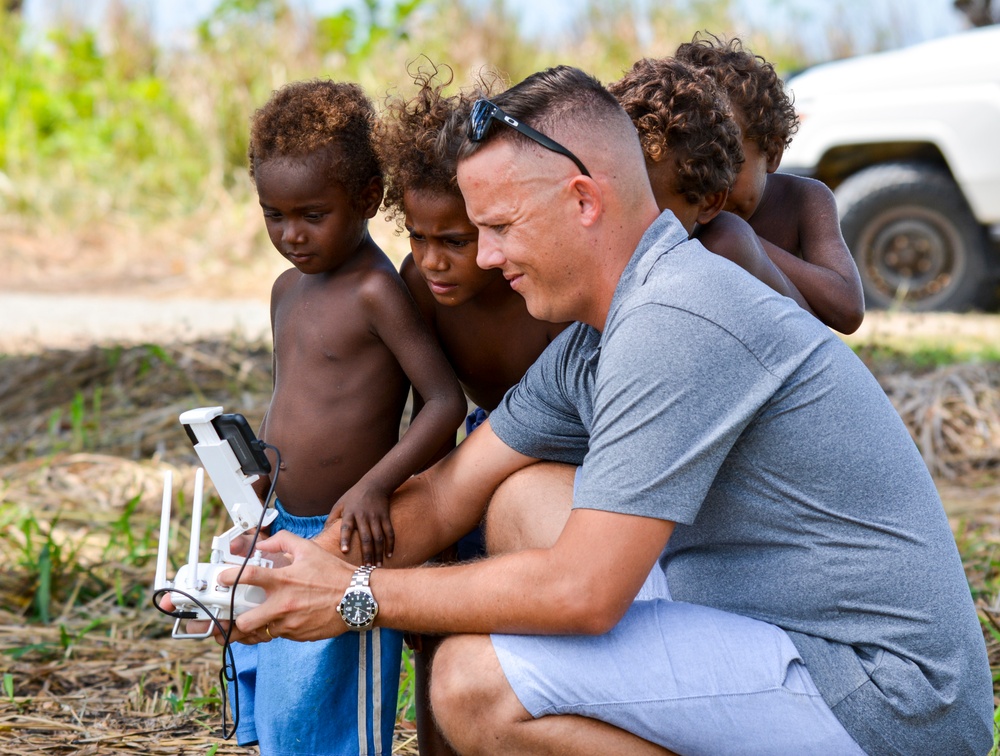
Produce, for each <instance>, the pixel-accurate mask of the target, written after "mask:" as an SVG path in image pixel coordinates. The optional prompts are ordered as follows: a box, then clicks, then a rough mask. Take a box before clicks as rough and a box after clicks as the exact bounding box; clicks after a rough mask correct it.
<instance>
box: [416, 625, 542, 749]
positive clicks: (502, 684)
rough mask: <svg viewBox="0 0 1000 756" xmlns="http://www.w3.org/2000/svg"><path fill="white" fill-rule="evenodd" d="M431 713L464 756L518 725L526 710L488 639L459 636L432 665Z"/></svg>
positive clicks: (442, 649) (450, 639) (449, 641)
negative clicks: (517, 720)
mask: <svg viewBox="0 0 1000 756" xmlns="http://www.w3.org/2000/svg"><path fill="white" fill-rule="evenodd" d="M431 710H432V711H433V712H434V719H435V720H436V721H437V724H438V727H440V729H441V731H442V732H443V733H444V734H445V737H446V738H447V739H448V741H449V742H451V743H452V744H453V745H454V746H455V747H456V750H458V751H460V752H462V753H464V752H466V751H469V752H477V750H478V747H479V745H480V744H482V743H484V742H491V741H492V740H493V739H494V738H495V737H496V736H497V734H498V733H503V732H504V731H505V730H507V729H509V728H510V727H511V726H512V725H513V724H514V723H515V720H516V719H517V717H518V716H519V714H520V713H521V712H523V708H522V707H521V705H520V703H519V702H518V700H517V697H516V696H515V695H514V691H513V690H512V689H511V687H510V685H509V684H508V683H507V678H506V677H504V674H503V669H502V668H501V667H500V661H499V660H498V659H497V655H496V652H495V651H494V650H493V643H492V642H491V641H490V638H489V636H488V635H455V636H451V637H448V638H446V639H445V640H444V641H443V642H442V644H441V647H440V648H438V650H437V652H436V653H435V654H434V661H433V663H432V666H431ZM523 713H524V714H525V715H526V712H523ZM473 722H474V723H475V726H474V727H473V726H470V723H473Z"/></svg>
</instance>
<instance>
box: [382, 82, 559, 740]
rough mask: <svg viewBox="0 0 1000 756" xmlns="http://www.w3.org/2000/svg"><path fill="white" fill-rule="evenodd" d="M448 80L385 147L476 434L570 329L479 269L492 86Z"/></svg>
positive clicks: (400, 119)
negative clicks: (481, 154)
mask: <svg viewBox="0 0 1000 756" xmlns="http://www.w3.org/2000/svg"><path fill="white" fill-rule="evenodd" d="M439 73H440V71H439V70H438V69H437V68H435V67H433V66H432V68H431V70H430V71H418V72H417V73H416V74H415V75H414V76H413V79H414V83H415V85H416V86H417V87H418V91H417V92H416V93H415V94H414V95H413V96H412V97H410V98H404V97H396V98H393V99H391V100H389V102H388V103H387V104H386V109H385V113H384V124H385V133H384V135H383V139H382V142H381V144H382V147H383V150H384V154H385V159H386V167H387V171H386V172H387V178H388V181H387V188H386V194H385V210H386V212H387V215H388V217H389V218H390V219H395V220H396V222H397V225H398V226H399V227H400V229H405V230H406V232H407V234H408V235H409V240H410V254H409V255H407V257H406V259H404V260H403V263H402V265H401V267H400V273H401V275H402V277H403V280H404V281H405V282H406V285H407V287H408V288H409V290H410V293H411V294H412V295H413V298H414V299H415V300H416V302H417V306H418V307H419V309H420V312H421V313H422V315H423V317H424V320H425V321H426V322H427V323H428V325H429V326H430V327H431V330H432V331H433V332H434V334H435V335H436V336H437V338H438V341H439V342H440V344H441V347H442V349H443V350H444V353H445V355H446V356H447V358H448V361H449V362H450V363H451V365H452V367H453V368H454V369H455V373H456V374H457V375H458V380H459V382H460V383H461V384H462V388H463V389H465V393H466V395H467V396H468V397H469V399H470V400H471V401H472V402H474V403H475V404H476V405H477V407H476V410H475V411H474V412H473V413H472V414H470V415H469V417H468V418H467V420H466V434H468V433H471V432H473V431H474V430H475V428H476V427H478V425H480V424H481V423H483V422H485V420H486V418H487V417H488V415H489V412H490V411H491V410H492V409H494V408H495V407H496V406H497V405H498V404H500V401H501V400H502V399H503V396H504V394H505V393H506V392H507V390H508V389H509V388H510V387H511V386H513V385H515V384H516V383H517V382H518V381H519V380H520V379H521V377H522V376H523V375H524V373H525V371H527V369H528V367H530V366H531V364H532V363H533V362H534V361H535V360H536V359H537V358H538V356H539V355H540V354H541V353H542V351H544V349H545V347H546V346H548V344H549V342H550V341H552V339H553V338H555V337H556V336H557V335H558V334H559V333H560V332H561V331H562V330H563V329H564V328H565V327H566V325H567V324H565V323H561V324H555V323H546V322H543V321H540V320H535V319H534V318H533V317H531V315H529V314H528V309H527V306H526V305H525V303H524V299H523V298H522V297H521V296H520V295H519V294H518V293H517V292H515V291H514V290H513V289H511V288H510V285H509V284H508V283H507V280H506V279H505V278H504V277H503V274H502V273H501V271H500V270H498V269H491V270H483V269H482V268H480V267H478V266H477V265H476V254H477V240H478V238H479V232H478V229H477V228H476V226H475V225H473V223H472V222H471V221H470V220H469V217H468V215H466V212H465V200H464V199H463V198H462V193H461V191H460V190H459V188H458V178H457V155H458V149H459V147H460V146H461V144H462V142H463V140H464V139H465V130H466V120H467V119H468V116H469V113H470V111H471V109H472V105H473V103H474V102H475V100H476V98H477V96H487V93H488V91H489V89H490V84H489V83H487V82H485V81H480V82H479V85H480V86H481V87H482V89H483V90H484V91H483V92H481V93H479V95H476V96H474V95H472V94H470V93H466V92H462V93H458V94H455V95H452V96H446V95H445V93H444V89H445V88H446V87H447V86H448V85H449V84H450V83H451V76H450V71H447V72H446V75H445V76H443V77H440V76H439ZM414 400H415V401H414V411H415V412H417V415H416V417H417V418H419V417H420V413H422V412H423V411H424V410H423V409H422V408H421V401H422V397H417V396H416V393H415V395H414ZM452 441H454V439H452ZM483 553H484V547H483V543H482V536H481V533H480V531H478V530H476V531H473V533H471V534H469V535H468V536H466V537H465V538H463V539H462V540H461V541H459V543H458V544H457V557H458V558H459V559H470V558H475V557H476V556H480V555H482V554H483ZM413 645H414V646H415V650H416V665H415V666H416V670H417V732H418V739H419V745H420V753H421V754H422V755H423V756H432V755H435V754H451V753H453V751H452V750H451V748H450V746H448V744H447V743H446V742H445V741H444V739H443V737H442V736H441V735H440V733H439V732H437V731H436V729H435V727H434V724H433V721H432V720H431V717H430V713H429V711H428V702H427V671H428V663H429V660H430V656H431V654H432V652H433V649H434V648H435V647H436V639H434V638H431V637H427V636H424V637H418V638H415V639H414V642H413Z"/></svg>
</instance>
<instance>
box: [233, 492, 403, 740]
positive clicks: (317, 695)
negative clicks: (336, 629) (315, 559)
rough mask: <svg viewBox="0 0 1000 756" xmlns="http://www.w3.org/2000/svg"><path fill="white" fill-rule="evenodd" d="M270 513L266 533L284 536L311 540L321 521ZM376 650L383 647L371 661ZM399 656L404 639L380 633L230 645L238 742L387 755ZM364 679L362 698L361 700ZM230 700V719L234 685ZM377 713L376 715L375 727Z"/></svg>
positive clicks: (322, 518) (323, 519)
mask: <svg viewBox="0 0 1000 756" xmlns="http://www.w3.org/2000/svg"><path fill="white" fill-rule="evenodd" d="M275 506H276V508H277V509H278V517H277V518H276V519H275V521H274V523H273V524H272V526H271V532H272V533H276V532H278V531H279V530H287V531H289V532H291V533H294V534H295V535H299V536H302V537H303V538H311V537H313V536H314V535H316V534H317V533H319V532H320V531H321V530H322V529H323V525H324V523H325V522H326V516H319V517H296V516H295V515H290V514H288V512H286V511H285V510H284V509H283V508H282V507H281V505H280V504H278V503H276V504H275ZM337 599H339V596H338V597H331V599H330V600H331V601H336V600H337ZM376 645H378V646H380V648H381V653H380V654H379V655H378V656H377V657H376V655H375V654H374V652H373V649H374V647H375V646H376ZM362 646H363V647H364V656H363V658H364V668H363V675H362V674H361V671H362V667H361V664H360V661H361V659H362V655H361V648H362ZM402 651H403V636H402V633H400V632H397V631H395V630H386V629H382V628H376V629H374V630H371V631H369V632H365V633H353V632H350V633H347V634H345V635H342V636H340V637H339V638H333V639H331V640H324V641H313V642H308V643H299V642H296V641H290V640H287V639H285V638H276V639H274V640H273V641H270V642H269V643H261V644H259V645H256V646H246V645H243V644H240V643H234V644H233V657H234V659H235V662H236V678H237V685H238V705H239V725H238V727H237V730H236V738H237V741H238V742H239V744H240V745H254V744H257V745H259V746H260V752H261V754H262V755H265V756H320V755H322V756H359V754H364V755H366V756H367V755H376V756H382V755H383V754H391V753H392V736H393V731H394V729H395V725H396V698H397V695H398V692H399V667H400V660H401V656H402ZM377 667H378V668H380V670H381V674H380V675H379V676H378V678H376V677H375V675H376V672H375V670H376V668H377ZM362 676H363V679H364V683H363V688H364V690H365V695H364V697H361V696H359V689H361V688H362V683H361V678H362ZM229 698H230V705H231V706H232V707H234V711H233V718H234V719H235V718H236V716H237V715H236V711H235V706H236V705H237V697H236V695H234V683H230V684H229ZM376 709H379V710H380V711H381V716H380V717H378V719H379V722H378V723H377V724H376V723H375V722H374V721H373V717H374V715H375V711H376ZM361 724H363V730H364V734H363V735H359V732H360V731H361V730H362V727H361V726H359V725H361Z"/></svg>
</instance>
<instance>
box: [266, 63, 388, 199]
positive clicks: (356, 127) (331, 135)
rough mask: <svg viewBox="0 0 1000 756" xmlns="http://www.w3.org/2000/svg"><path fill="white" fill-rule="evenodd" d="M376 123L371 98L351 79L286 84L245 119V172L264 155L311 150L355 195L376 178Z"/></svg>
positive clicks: (298, 155)
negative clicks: (247, 127)
mask: <svg viewBox="0 0 1000 756" xmlns="http://www.w3.org/2000/svg"><path fill="white" fill-rule="evenodd" d="M377 123H378V119H377V117H376V115H375V108H374V107H373V105H372V102H371V100H369V99H368V96H367V95H366V94H365V93H364V90H362V89H361V87H359V86H358V85H357V84H352V83H348V82H334V81H330V80H329V79H313V80H310V81H296V82H292V83H291V84H286V85H285V86H283V87H281V89H278V90H277V91H276V92H274V93H272V95H271V98H270V99H269V100H268V101H267V103H265V104H264V106H263V107H261V108H260V109H259V110H257V112H256V113H254V115H253V118H252V119H251V121H250V147H249V149H248V150H247V156H248V158H249V161H250V177H251V178H252V179H255V178H256V171H257V168H258V167H259V166H260V165H261V164H263V163H265V162H267V161H269V160H274V159H276V158H306V157H311V156H314V155H316V156H321V157H323V158H324V159H325V160H327V161H328V164H329V165H328V167H329V171H330V178H331V179H332V180H335V181H338V182H339V183H340V184H341V185H342V186H343V187H344V189H345V190H346V191H347V192H348V194H350V195H351V196H352V197H360V195H361V192H362V190H363V189H364V188H365V187H366V186H368V184H369V183H370V182H371V180H372V179H373V178H379V179H381V178H382V164H381V161H380V160H379V156H378V153H377V151H376V148H375V132H376V128H377Z"/></svg>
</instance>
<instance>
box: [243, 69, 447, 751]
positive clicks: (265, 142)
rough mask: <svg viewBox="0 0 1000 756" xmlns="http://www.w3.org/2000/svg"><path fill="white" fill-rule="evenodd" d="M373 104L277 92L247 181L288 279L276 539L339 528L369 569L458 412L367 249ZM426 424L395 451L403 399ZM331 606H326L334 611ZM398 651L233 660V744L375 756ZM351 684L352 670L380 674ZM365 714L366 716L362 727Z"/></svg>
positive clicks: (435, 352) (308, 650)
mask: <svg viewBox="0 0 1000 756" xmlns="http://www.w3.org/2000/svg"><path fill="white" fill-rule="evenodd" d="M375 122H376V118H375V113H374V109H373V107H372V104H371V102H370V101H369V100H368V98H367V97H366V96H365V94H364V93H363V92H362V90H361V89H360V87H358V86H357V85H354V84H347V83H335V82H331V81H321V80H314V81H308V82H296V83H293V84H289V85H287V86H285V87H283V88H281V89H280V90H278V91H277V92H275V93H274V94H273V95H272V97H271V99H270V100H269V101H268V102H267V104H265V105H264V106H263V107H262V108H261V109H260V110H258V111H257V113H256V114H255V115H254V117H253V121H252V125H251V133H250V149H249V159H250V175H251V177H252V178H253V180H254V183H255V185H256V188H257V194H258V198H259V200H260V206H261V209H262V210H263V214H264V222H265V224H266V226H267V232H268V235H269V236H270V238H271V242H272V243H273V244H274V246H275V248H276V249H277V250H278V252H280V253H281V254H282V255H283V256H284V257H285V258H286V259H287V260H288V261H289V262H290V263H291V264H292V265H293V267H292V268H290V269H289V270H287V271H285V272H284V273H282V274H281V275H280V276H278V278H277V280H276V281H275V282H274V286H273V288H272V291H271V324H272V335H273V339H274V364H273V369H274V393H273V396H272V398H271V404H270V407H269V409H268V411H267V414H266V416H265V418H264V421H263V423H262V425H261V428H260V437H261V438H262V439H263V440H265V441H267V442H268V443H269V444H271V445H273V446H275V447H277V448H278V449H279V450H280V452H281V462H280V465H279V466H278V478H277V481H276V489H277V503H276V507H277V508H278V512H279V515H278V518H277V520H275V523H274V525H272V532H273V531H275V530H282V529H285V530H291V531H293V532H295V533H297V534H299V535H302V536H304V537H307V538H308V537H312V536H315V535H316V534H318V533H319V532H320V531H322V530H323V528H324V527H325V523H326V522H327V521H329V522H330V523H331V525H332V526H333V527H338V526H339V524H338V523H336V522H335V520H338V518H341V517H342V518H343V530H342V533H341V542H342V543H349V541H350V538H351V536H352V532H353V530H355V529H356V530H357V532H358V535H359V538H360V541H361V546H362V552H363V556H364V560H365V562H366V563H381V561H382V558H383V555H389V554H391V553H392V550H393V546H394V534H393V531H392V528H391V526H390V524H389V516H388V497H389V495H390V494H391V493H392V492H393V491H394V490H395V489H396V488H397V487H398V486H399V485H400V484H401V483H402V482H403V481H404V480H406V479H407V478H408V477H409V476H410V475H411V474H413V473H414V472H415V471H417V470H418V469H420V468H421V467H422V466H423V465H424V464H426V462H427V461H428V460H429V459H430V458H431V456H432V455H433V453H434V452H435V451H436V450H437V449H438V448H439V447H440V446H441V445H442V444H443V443H444V442H445V439H447V438H449V437H450V436H453V434H454V432H455V428H456V427H457V426H458V424H459V423H460V422H461V418H462V415H463V414H464V411H465V401H464V398H463V397H462V394H461V390H460V388H459V386H458V383H457V381H456V380H455V376H454V372H453V371H452V369H451V368H450V367H449V366H448V363H447V361H446V360H445V358H444V355H443V354H442V353H441V350H440V348H439V347H438V345H437V343H436V341H435V339H434V337H433V335H432V334H431V333H430V331H429V330H428V328H427V326H426V325H425V323H424V322H423V319H422V318H421V316H420V313H419V312H418V311H417V309H416V307H415V306H414V304H413V300H412V298H411V297H410V295H409V294H408V293H407V291H406V287H405V286H404V284H403V282H402V279H401V278H400V277H399V275H398V274H397V272H396V270H395V268H394V267H393V265H392V263H391V262H390V261H389V259H388V258H387V257H386V256H385V254H383V252H382V251H381V250H380V249H379V248H378V246H377V245H376V244H375V242H374V241H373V240H372V238H371V237H370V236H369V234H368V219H370V218H372V217H373V216H374V215H375V213H376V211H377V210H378V207H379V203H380V202H381V200H382V193H383V181H382V169H381V164H380V160H379V158H378V155H377V150H376V147H375V143H374V139H373V128H374V126H375ZM411 382H412V384H413V387H414V390H415V391H418V392H419V393H420V396H421V397H422V398H423V409H422V411H421V412H420V415H419V416H418V417H417V418H415V419H414V421H413V422H412V423H411V425H410V427H409V429H408V430H407V432H406V433H405V434H404V435H403V437H402V438H401V439H400V438H399V423H400V417H401V415H402V412H403V407H404V404H405V402H406V396H407V392H408V390H409V387H410V384H411ZM331 600H333V599H331ZM401 650H402V636H401V634H400V633H397V632H394V631H389V630H382V629H378V628H376V629H374V630H370V631H366V632H361V633H347V634H346V635H343V636H341V637H339V638H337V639H335V640H333V641H323V642H320V643H296V642H293V641H288V640H284V639H280V638H279V639H276V640H275V641H274V642H272V643H267V644H262V645H258V646H243V645H240V644H236V645H235V647H234V653H235V660H236V668H237V675H238V677H237V680H238V685H239V705H240V711H239V719H240V723H239V727H238V730H237V736H238V740H239V743H240V744H241V745H244V744H250V743H254V742H257V743H259V745H260V750H261V753H264V754H270V753H282V754H285V753H309V754H340V753H348V752H355V753H356V752H359V751H361V752H366V753H370V754H383V753H385V754H388V753H390V751H391V748H392V733H393V728H394V724H395V713H396V696H397V686H398V678H399V666H400V654H401ZM379 667H381V670H382V674H381V678H380V677H379V675H378V674H377V672H376V673H373V674H365V675H361V677H362V680H361V681H360V682H359V669H360V670H362V671H366V672H367V671H368V670H373V669H374V670H378V669H379ZM366 712H373V714H375V717H374V718H375V721H374V723H373V722H371V721H370V719H371V717H369V716H367V714H366Z"/></svg>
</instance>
